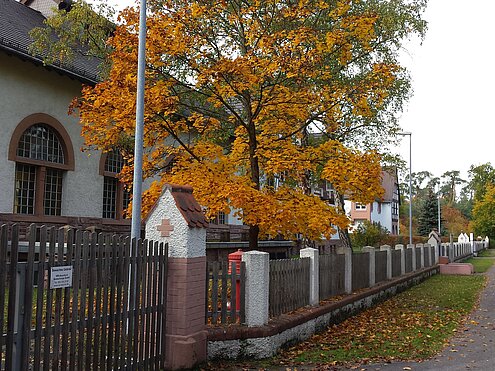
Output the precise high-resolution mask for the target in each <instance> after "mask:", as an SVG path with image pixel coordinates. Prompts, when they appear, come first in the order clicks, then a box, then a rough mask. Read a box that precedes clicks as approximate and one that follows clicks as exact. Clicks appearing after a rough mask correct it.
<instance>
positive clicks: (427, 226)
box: [418, 189, 438, 236]
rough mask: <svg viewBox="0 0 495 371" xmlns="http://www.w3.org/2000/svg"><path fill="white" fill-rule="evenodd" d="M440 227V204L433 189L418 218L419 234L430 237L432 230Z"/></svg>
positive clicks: (429, 191)
mask: <svg viewBox="0 0 495 371" xmlns="http://www.w3.org/2000/svg"><path fill="white" fill-rule="evenodd" d="M437 227H438V204H437V196H436V195H435V193H434V192H433V190H432V189H429V190H428V195H427V197H426V198H425V200H424V201H423V204H422V206H421V209H420V212H419V217H418V234H419V235H420V236H428V234H429V233H430V232H431V231H432V229H434V228H437Z"/></svg>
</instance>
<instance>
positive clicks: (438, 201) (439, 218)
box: [437, 185, 442, 236]
mask: <svg viewBox="0 0 495 371" xmlns="http://www.w3.org/2000/svg"><path fill="white" fill-rule="evenodd" d="M437 207H438V212H437V214H438V236H441V235H442V230H441V229H440V228H441V227H442V217H441V208H440V185H438V196H437Z"/></svg>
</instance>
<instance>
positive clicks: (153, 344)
mask: <svg viewBox="0 0 495 371" xmlns="http://www.w3.org/2000/svg"><path fill="white" fill-rule="evenodd" d="M158 252H159V244H158V242H155V243H154V246H153V289H152V303H151V305H152V307H153V318H152V321H151V328H152V332H153V336H152V341H151V357H152V359H153V361H152V363H151V365H152V369H153V370H159V364H158V363H157V360H158V354H159V352H158V349H157V344H158V343H159V341H158V339H157V335H158V329H157V326H158V299H159V298H158V283H159V281H158V280H159V278H160V276H159V274H158V269H159V265H158Z"/></svg>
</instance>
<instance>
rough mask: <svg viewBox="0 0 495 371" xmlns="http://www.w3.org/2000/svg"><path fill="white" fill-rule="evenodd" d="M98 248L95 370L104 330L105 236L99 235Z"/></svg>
mask: <svg viewBox="0 0 495 371" xmlns="http://www.w3.org/2000/svg"><path fill="white" fill-rule="evenodd" d="M97 240H98V241H97V247H96V289H95V290H96V293H95V299H94V300H95V323H94V341H93V360H92V364H93V367H94V368H99V366H100V362H99V360H100V358H99V354H100V349H101V347H102V344H101V334H102V332H104V329H103V327H102V325H101V322H102V321H101V320H102V318H101V309H102V308H101V302H102V297H101V296H102V283H103V264H102V263H103V255H104V251H103V249H102V245H103V241H102V240H103V234H102V233H99V234H98V237H97Z"/></svg>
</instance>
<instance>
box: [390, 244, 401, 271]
mask: <svg viewBox="0 0 495 371" xmlns="http://www.w3.org/2000/svg"><path fill="white" fill-rule="evenodd" d="M400 273H401V252H400V250H392V277H398V276H400Z"/></svg>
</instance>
